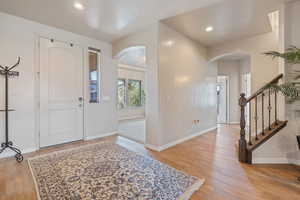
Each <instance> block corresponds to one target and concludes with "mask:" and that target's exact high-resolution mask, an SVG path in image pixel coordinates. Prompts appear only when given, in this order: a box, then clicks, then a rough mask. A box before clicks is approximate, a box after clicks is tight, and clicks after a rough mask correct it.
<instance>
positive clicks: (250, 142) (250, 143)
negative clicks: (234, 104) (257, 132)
mask: <svg viewBox="0 0 300 200" xmlns="http://www.w3.org/2000/svg"><path fill="white" fill-rule="evenodd" d="M248 144H249V145H252V140H251V101H249V142H248Z"/></svg>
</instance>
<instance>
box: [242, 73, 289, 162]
mask: <svg viewBox="0 0 300 200" xmlns="http://www.w3.org/2000/svg"><path fill="white" fill-rule="evenodd" d="M282 78H283V74H280V75H278V76H277V77H275V78H274V79H273V80H271V81H270V82H269V83H267V84H266V85H265V86H264V87H262V88H261V89H259V90H258V91H257V92H255V93H254V94H253V95H252V96H250V97H249V98H246V97H245V94H241V97H240V100H239V105H240V107H241V119H240V126H241V131H240V140H239V152H238V153H239V160H240V162H243V163H248V164H252V152H253V151H254V150H255V149H257V148H258V147H259V146H261V145H262V144H264V143H265V142H266V141H268V140H269V139H270V138H271V137H273V136H274V135H275V134H276V133H278V132H279V131H280V130H281V129H283V128H284V127H285V126H286V125H287V121H280V120H278V116H277V111H278V108H277V107H278V102H277V92H276V91H273V90H271V89H270V88H268V87H267V86H268V85H269V84H278V82H279V80H280V79H282ZM246 116H248V117H247V119H246Z"/></svg>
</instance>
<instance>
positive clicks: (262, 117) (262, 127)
mask: <svg viewBox="0 0 300 200" xmlns="http://www.w3.org/2000/svg"><path fill="white" fill-rule="evenodd" d="M264 97H265V93H262V95H261V105H262V106H261V110H262V111H261V129H262V135H265V116H264V110H265V109H264V107H265V100H264Z"/></svg>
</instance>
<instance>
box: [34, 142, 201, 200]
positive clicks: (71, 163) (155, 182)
mask: <svg viewBox="0 0 300 200" xmlns="http://www.w3.org/2000/svg"><path fill="white" fill-rule="evenodd" d="M29 166H30V169H31V172H32V175H33V177H34V180H35V184H36V188H37V191H38V196H39V198H40V199H41V200H81V199H85V200H135V199H136V200H183V199H184V200H185V199H189V198H190V197H191V195H192V194H193V193H194V192H195V191H197V190H198V189H199V188H200V187H201V185H202V184H203V182H204V180H200V179H198V178H195V177H192V176H188V175H186V174H184V173H183V172H180V171H178V170H176V169H173V168H171V167H169V166H167V165H165V164H163V163H161V162H159V161H157V160H154V159H152V158H151V157H148V156H143V155H140V154H137V153H135V152H132V151H129V150H127V149H126V148H123V147H121V146H119V145H117V144H113V143H100V144H95V145H87V146H82V147H79V148H75V149H70V150H65V151H59V152H55V153H50V154H47V155H43V156H38V157H35V158H31V159H29Z"/></svg>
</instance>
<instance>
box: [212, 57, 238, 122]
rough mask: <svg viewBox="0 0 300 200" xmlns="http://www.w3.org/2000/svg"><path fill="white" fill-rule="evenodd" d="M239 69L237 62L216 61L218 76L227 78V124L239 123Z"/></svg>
mask: <svg viewBox="0 0 300 200" xmlns="http://www.w3.org/2000/svg"><path fill="white" fill-rule="evenodd" d="M240 67H241V65H240V61H239V60H220V61H218V75H219V76H228V77H229V123H239V121H240V107H239V97H240Z"/></svg>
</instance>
